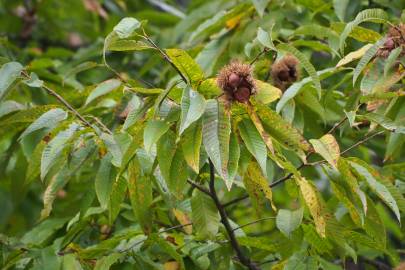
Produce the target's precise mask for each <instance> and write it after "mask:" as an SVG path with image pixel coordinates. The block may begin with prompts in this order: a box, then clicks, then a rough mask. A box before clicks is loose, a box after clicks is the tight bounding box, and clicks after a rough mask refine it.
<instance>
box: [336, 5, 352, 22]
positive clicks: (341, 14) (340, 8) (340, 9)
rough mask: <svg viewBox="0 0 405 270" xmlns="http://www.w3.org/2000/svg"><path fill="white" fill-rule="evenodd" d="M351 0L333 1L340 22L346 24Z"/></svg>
mask: <svg viewBox="0 0 405 270" xmlns="http://www.w3.org/2000/svg"><path fill="white" fill-rule="evenodd" d="M349 2H350V1H349V0H333V10H334V11H335V13H336V16H337V17H338V18H339V20H340V21H342V22H344V21H345V17H346V11H347V7H348V5H349Z"/></svg>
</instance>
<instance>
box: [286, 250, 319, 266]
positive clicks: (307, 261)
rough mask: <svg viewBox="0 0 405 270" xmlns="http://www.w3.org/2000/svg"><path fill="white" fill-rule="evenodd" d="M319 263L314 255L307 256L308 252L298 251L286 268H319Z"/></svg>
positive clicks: (289, 260)
mask: <svg viewBox="0 0 405 270" xmlns="http://www.w3.org/2000/svg"><path fill="white" fill-rule="evenodd" d="M318 269H319V267H318V263H317V261H316V259H315V258H314V257H311V256H307V254H306V252H297V253H294V255H293V256H291V257H290V258H289V259H288V261H287V263H286V265H285V266H284V270H318Z"/></svg>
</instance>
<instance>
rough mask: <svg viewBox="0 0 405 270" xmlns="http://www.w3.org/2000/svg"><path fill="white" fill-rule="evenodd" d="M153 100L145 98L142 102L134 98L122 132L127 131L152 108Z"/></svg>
mask: <svg viewBox="0 0 405 270" xmlns="http://www.w3.org/2000/svg"><path fill="white" fill-rule="evenodd" d="M153 102H154V99H152V98H146V99H145V100H144V101H143V102H142V101H141V100H140V99H139V98H134V100H133V101H132V105H131V109H130V111H129V113H128V116H127V118H126V119H125V122H124V125H123V126H122V129H123V130H127V129H128V128H129V127H131V126H133V125H134V124H135V123H136V122H137V121H138V120H140V119H141V118H142V117H143V116H144V115H145V113H146V112H147V111H148V110H149V108H151V107H152V106H153Z"/></svg>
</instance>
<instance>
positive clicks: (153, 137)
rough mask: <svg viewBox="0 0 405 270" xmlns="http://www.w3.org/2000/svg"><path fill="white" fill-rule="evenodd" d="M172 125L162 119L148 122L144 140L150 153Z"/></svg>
mask: <svg viewBox="0 0 405 270" xmlns="http://www.w3.org/2000/svg"><path fill="white" fill-rule="evenodd" d="M169 127H170V125H169V124H168V123H166V122H164V121H161V120H151V121H149V122H147V124H146V127H145V131H144V135H143V142H144V145H145V150H146V151H147V152H149V153H150V151H151V150H152V146H153V145H154V144H155V143H157V141H158V140H159V139H160V137H162V135H163V134H165V133H166V132H167V131H168V130H169Z"/></svg>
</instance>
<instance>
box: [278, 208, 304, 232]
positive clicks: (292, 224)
mask: <svg viewBox="0 0 405 270" xmlns="http://www.w3.org/2000/svg"><path fill="white" fill-rule="evenodd" d="M303 214H304V209H303V208H300V209H297V210H294V211H291V210H288V209H280V210H278V213H277V218H276V225H277V228H278V229H279V230H280V231H281V232H282V233H284V234H285V235H286V236H287V237H290V236H291V233H292V232H293V231H294V230H295V229H297V228H298V227H299V226H300V225H301V222H302V217H303Z"/></svg>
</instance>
